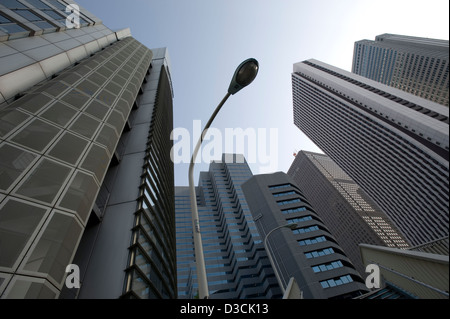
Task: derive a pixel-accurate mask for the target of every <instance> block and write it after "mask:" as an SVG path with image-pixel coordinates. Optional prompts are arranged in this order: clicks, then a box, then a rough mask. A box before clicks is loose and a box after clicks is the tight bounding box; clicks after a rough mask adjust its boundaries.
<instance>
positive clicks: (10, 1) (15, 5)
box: [2, 0, 27, 9]
mask: <svg viewBox="0 0 450 319" xmlns="http://www.w3.org/2000/svg"><path fill="white" fill-rule="evenodd" d="M2 4H3V5H4V6H5V7H7V8H8V9H26V8H27V7H26V6H24V5H23V4H21V3H20V2H19V1H17V0H2Z"/></svg>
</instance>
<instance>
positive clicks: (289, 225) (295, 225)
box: [264, 223, 298, 295]
mask: <svg viewBox="0 0 450 319" xmlns="http://www.w3.org/2000/svg"><path fill="white" fill-rule="evenodd" d="M297 226H298V225H297V224H295V223H294V224H286V225H281V226H278V227H275V228H274V229H272V230H271V231H270V232H269V233H268V234H267V235H266V237H265V238H264V248H265V249H266V251H267V256H268V257H269V261H270V264H271V265H272V268H273V272H274V273H275V277H277V281H278V284H279V285H280V288H281V290H282V291H283V295H284V293H285V292H286V289H285V288H284V286H283V284H282V282H281V277H280V274H279V273H278V270H277V267H275V263H274V261H273V258H272V254H271V253H270V251H269V248H268V247H267V239H268V238H269V236H270V234H272V233H273V232H274V231H276V230H278V229H281V228H290V229H296V228H297Z"/></svg>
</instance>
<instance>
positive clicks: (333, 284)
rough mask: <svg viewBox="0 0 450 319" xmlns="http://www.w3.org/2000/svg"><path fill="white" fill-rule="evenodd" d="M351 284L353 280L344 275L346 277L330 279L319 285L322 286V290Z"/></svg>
mask: <svg viewBox="0 0 450 319" xmlns="http://www.w3.org/2000/svg"><path fill="white" fill-rule="evenodd" d="M351 282H353V278H352V277H351V276H350V275H346V276H341V277H339V278H332V279H328V280H324V281H321V282H320V284H321V285H322V288H324V289H325V288H330V287H336V286H340V285H345V284H348V283H351Z"/></svg>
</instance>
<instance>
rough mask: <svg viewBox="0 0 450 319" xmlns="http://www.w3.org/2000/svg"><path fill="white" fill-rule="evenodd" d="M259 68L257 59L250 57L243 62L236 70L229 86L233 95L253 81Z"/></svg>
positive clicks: (229, 90)
mask: <svg viewBox="0 0 450 319" xmlns="http://www.w3.org/2000/svg"><path fill="white" fill-rule="evenodd" d="M258 70H259V63H258V61H257V60H256V59H253V58H250V59H247V60H245V61H244V62H242V63H241V64H240V65H239V66H238V67H237V69H236V71H235V72H234V75H233V78H232V79H231V83H230V87H229V88H228V93H230V94H232V95H233V94H236V93H237V92H239V91H240V90H242V89H243V88H245V87H246V86H247V85H249V84H250V83H252V82H253V80H254V79H255V78H256V75H257V74H258Z"/></svg>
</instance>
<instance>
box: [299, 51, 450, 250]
mask: <svg viewBox="0 0 450 319" xmlns="http://www.w3.org/2000/svg"><path fill="white" fill-rule="evenodd" d="M294 70H295V72H294V73H293V74H292V84H293V86H292V88H293V101H294V123H295V124H296V125H297V126H298V127H299V128H300V129H301V130H302V131H303V132H304V133H305V134H306V135H307V136H308V137H309V138H311V139H312V140H313V141H314V143H316V144H317V145H318V146H319V147H320V148H321V149H322V150H323V151H324V152H325V153H326V154H327V155H328V156H329V157H330V158H331V159H332V160H333V161H334V162H335V163H336V164H337V165H339V166H340V167H341V168H342V170H343V171H345V173H347V174H348V175H349V176H350V177H351V178H352V179H353V180H354V181H355V182H356V183H357V184H358V185H359V186H360V187H361V188H362V189H363V190H364V191H365V192H366V193H367V195H368V196H370V198H371V199H372V200H373V201H374V202H375V203H376V204H377V205H378V206H379V207H380V208H381V209H382V210H383V211H384V212H385V213H386V215H387V216H388V217H389V218H390V219H391V220H392V221H393V223H394V224H395V226H396V227H397V228H398V229H399V231H401V233H402V234H403V235H404V237H405V238H406V239H407V240H408V242H410V243H411V244H413V245H417V244H421V243H425V242H428V241H430V240H433V239H437V238H441V237H443V236H447V235H448V213H447V212H448V120H449V119H448V108H446V107H445V106H442V105H439V104H436V103H433V102H431V101H427V100H425V99H420V98H417V97H416V96H413V95H411V94H408V93H405V92H402V91H400V90H397V89H394V88H390V87H387V86H385V85H382V84H377V83H376V82H373V81H370V80H366V81H364V78H362V77H361V76H358V75H355V74H351V73H350V72H346V71H344V70H340V69H338V68H335V67H333V66H330V65H327V64H325V63H322V62H320V61H317V60H309V61H304V62H301V63H297V64H295V65H294ZM331 106H332V107H331ZM334 186H336V187H339V188H341V191H342V192H343V193H346V194H347V195H346V198H348V200H349V201H351V202H352V204H353V206H354V207H358V209H359V208H360V209H362V212H364V214H366V215H367V216H369V215H370V214H369V213H370V212H369V211H368V210H367V209H366V208H367V207H366V206H365V203H364V202H363V201H362V200H361V198H360V197H358V196H356V195H358V192H357V189H356V188H355V187H353V186H351V185H349V183H343V182H339V183H335V184H334ZM355 194H356V195H355ZM364 201H365V202H367V201H366V200H364ZM378 217H381V216H378ZM371 222H372V221H371ZM373 222H374V224H376V223H375V221H373ZM380 226H387V225H381V224H380ZM377 227H378V226H377ZM384 230H388V229H387V227H384V228H380V229H379V232H378V233H380V235H381V232H384ZM383 236H384V235H383ZM385 237H388V236H385ZM399 237H400V236H399ZM383 239H385V238H383ZM386 239H387V238H386ZM395 240H401V238H395ZM394 243H395V242H394ZM398 243H399V244H400V242H398Z"/></svg>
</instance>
